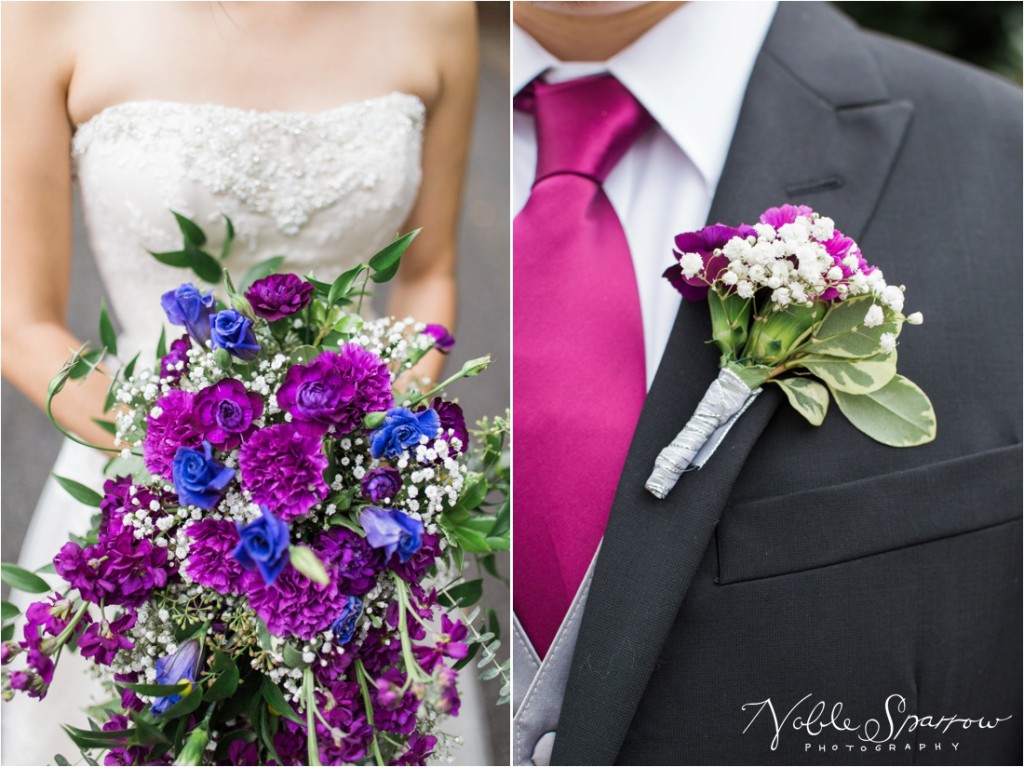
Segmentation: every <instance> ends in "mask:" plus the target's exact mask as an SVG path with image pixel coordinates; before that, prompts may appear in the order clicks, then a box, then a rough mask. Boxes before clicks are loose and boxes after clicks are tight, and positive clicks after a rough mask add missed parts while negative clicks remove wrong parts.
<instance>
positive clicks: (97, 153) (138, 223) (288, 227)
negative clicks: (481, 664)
mask: <svg viewBox="0 0 1024 767" xmlns="http://www.w3.org/2000/svg"><path fill="white" fill-rule="evenodd" d="M424 118H425V110H424V106H423V104H422V102H421V101H420V100H419V99H418V98H417V97H415V96H411V95H407V94H402V93H392V94H389V95H386V96H381V97H378V98H373V99H367V100H365V101H359V102H355V103H351V104H346V105H343V106H340V107H337V108H335V109H331V110H328V111H325V112H317V113H298V112H267V111H253V110H245V109H237V108H233V107H225V106H219V105H212V104H187V103H177V102H166V101H133V102H126V103H122V104H118V105H115V106H111V107H108V108H106V109H104V110H103V111H101V112H100V113H99V114H97V115H96V116H95V117H93V118H92V119H90V120H88V121H87V122H85V123H83V124H82V125H80V126H79V127H78V129H77V130H76V131H75V134H74V137H73V141H72V157H73V167H74V173H75V175H76V177H77V182H78V187H79V191H80V194H81V202H82V208H83V211H84V215H85V222H86V227H87V229H88V235H89V241H90V244H91V248H92V252H93V254H94V256H95V258H96V262H97V264H98V266H99V271H100V274H101V276H102V278H103V283H104V286H105V288H106V292H107V295H108V296H109V300H110V304H111V308H112V310H113V314H114V316H115V318H116V321H117V323H118V325H119V326H120V328H121V329H122V333H121V335H120V337H119V341H118V347H119V349H118V351H119V357H120V358H121V359H122V360H125V361H127V360H128V359H130V358H131V356H132V355H133V354H134V353H135V352H136V351H141V352H142V355H143V356H142V359H146V358H147V357H148V358H149V359H152V358H153V354H154V351H155V347H156V340H157V338H158V336H159V334H160V328H161V325H163V324H165V318H164V314H163V311H162V309H161V307H160V296H161V294H162V293H164V292H165V291H167V290H169V289H171V288H174V287H176V286H177V285H179V284H180V283H182V282H184V281H187V280H190V279H193V278H192V277H191V276H190V275H191V273H189V272H186V271H184V270H181V269H174V268H171V267H168V266H165V265H163V264H160V263H158V262H157V261H156V260H155V259H154V258H152V257H151V256H150V255H149V254H148V253H147V252H146V251H154V252H162V251H172V250H178V249H180V248H181V242H182V237H181V234H180V232H179V230H178V228H177V224H176V223H175V220H174V217H173V216H172V214H171V212H170V211H171V210H174V211H176V212H178V213H182V214H184V215H186V216H188V217H189V218H191V219H193V220H194V221H196V222H197V223H198V224H199V225H200V226H201V227H202V228H203V229H204V230H205V231H206V233H207V236H208V237H209V243H208V246H207V249H208V250H209V251H210V252H213V253H219V250H220V245H221V243H222V242H223V238H224V233H225V222H224V216H225V215H226V216H228V217H229V218H230V219H231V220H232V222H233V223H234V226H235V232H236V239H235V242H234V245H233V246H232V249H231V254H230V256H229V257H228V259H227V261H226V262H225V264H226V266H227V267H228V269H229V271H230V272H231V274H232V276H233V277H234V278H235V279H236V281H237V280H238V279H239V278H240V277H241V276H242V275H243V274H244V273H245V271H246V270H247V269H248V268H250V267H251V266H253V265H255V264H257V263H259V262H261V261H264V260H266V259H268V258H271V257H273V256H277V255H283V256H285V262H284V265H283V266H282V267H281V271H293V272H296V273H300V274H306V273H308V272H310V271H313V272H315V273H316V274H317V276H318V277H319V278H320V279H325V280H329V279H333V278H334V277H335V276H337V275H338V274H339V273H340V272H342V271H344V270H345V269H348V268H350V267H351V266H353V265H355V264H356V263H358V262H359V261H365V260H366V259H367V258H369V257H370V256H371V255H373V253H374V252H376V251H377V250H378V249H379V248H380V247H382V246H383V245H385V244H386V243H387V242H389V241H390V240H391V239H393V238H394V236H395V235H396V234H397V233H399V229H400V228H401V227H402V225H403V223H404V221H405V219H406V218H407V216H408V215H409V212H410V210H411V209H412V206H413V203H414V202H415V199H416V195H417V192H418V190H419V184H420V150H421V145H422V138H423V123H424ZM72 289H73V288H72ZM181 332H182V329H181V328H175V327H172V326H169V325H168V326H167V334H168V335H167V338H168V341H170V340H171V339H173V338H176V337H177V336H178V335H180V334H181ZM69 385H74V384H73V383H71V384H69ZM103 464H104V458H103V456H102V455H101V454H100V453H98V452H95V451H92V450H89V449H87V448H84V447H81V446H80V445H76V444H74V443H72V442H70V441H68V442H66V443H65V445H64V447H63V449H62V450H61V453H60V456H59V457H58V459H57V463H56V465H55V467H54V473H55V474H59V475H62V476H67V477H71V478H73V479H76V480H78V481H80V482H83V483H85V484H87V485H89V486H90V487H94V488H96V489H99V487H100V483H101V481H102V480H101V472H102V468H103ZM93 511H94V510H93V509H89V508H87V507H85V506H82V505H81V504H78V503H77V502H76V501H74V500H73V499H71V498H70V497H69V496H68V495H67V494H66V493H65V492H64V491H63V490H61V489H60V488H59V487H58V486H57V485H56V483H55V482H54V481H53V480H52V479H51V480H49V481H48V482H47V484H46V487H45V488H44V490H43V493H42V496H41V498H40V501H39V505H38V507H37V508H36V511H35V514H34V516H33V518H32V522H31V524H30V526H29V530H28V533H27V536H26V539H25V543H24V546H23V548H22V553H21V556H20V564H21V565H22V566H24V567H28V568H30V569H35V568H38V567H40V566H41V565H43V564H45V563H47V562H48V561H50V560H51V559H52V557H53V555H54V554H55V553H56V551H57V549H58V548H59V547H60V545H61V544H62V543H63V542H64V541H65V540H67V533H68V532H71V531H74V532H78V533H82V532H84V531H85V530H86V529H87V528H88V523H89V518H90V515H91V513H92V512H93ZM28 601H29V600H27V599H24V600H22V606H24V604H25V603H27V602H28ZM69 661H72V662H69ZM87 665H88V664H86V663H85V662H83V661H81V659H79V658H78V656H74V655H68V654H66V655H64V656H63V657H62V659H61V663H60V667H59V668H58V672H57V676H56V677H55V679H54V682H53V685H52V686H51V688H50V693H49V695H48V696H47V698H46V699H45V700H43V701H41V702H40V701H36V700H30V699H28V698H26V697H18V698H16V699H15V700H14V701H12V702H11V703H5V704H3V707H2V720H3V763H4V764H48V763H51V762H52V760H53V755H54V754H55V753H62V754H63V755H64V756H65V757H67V758H69V759H70V760H71V761H72V762H74V761H76V757H77V755H78V749H77V748H76V747H75V746H74V745H73V744H72V743H71V741H70V739H68V738H67V737H66V736H65V735H64V733H63V732H62V731H61V729H60V725H61V724H64V723H68V724H74V725H76V726H84V717H83V714H82V713H81V709H82V707H83V706H84V705H85V704H86V703H87V702H88V701H90V698H92V696H93V695H95V693H96V692H97V691H98V687H97V685H96V683H95V682H94V681H93V680H92V679H91V678H90V677H89V675H88V674H87V673H86V669H87ZM462 677H463V678H464V679H463V681H462V683H461V684H460V690H461V693H462V701H463V703H462V709H461V713H460V716H459V717H458V718H457V719H455V720H449V722H448V725H447V727H446V730H447V731H448V732H452V733H454V734H458V735H460V736H461V737H462V739H463V741H464V743H465V745H464V746H463V747H461V748H460V749H458V750H456V751H455V752H454V763H455V764H476V765H482V764H490V756H489V745H488V739H487V723H486V716H485V712H484V709H483V703H482V700H481V697H480V688H479V684H478V683H477V681H476V680H475V678H473V668H472V667H470V668H467V670H466V671H465V672H464V673H463V674H462Z"/></svg>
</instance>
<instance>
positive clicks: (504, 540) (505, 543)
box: [486, 535, 512, 551]
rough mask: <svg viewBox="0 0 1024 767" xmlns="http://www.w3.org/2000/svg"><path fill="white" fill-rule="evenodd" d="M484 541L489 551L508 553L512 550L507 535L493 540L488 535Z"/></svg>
mask: <svg viewBox="0 0 1024 767" xmlns="http://www.w3.org/2000/svg"><path fill="white" fill-rule="evenodd" d="M486 540H487V545H488V546H490V547H491V551H508V550H509V549H510V548H512V541H511V540H510V538H509V536H507V535H506V536H504V537H501V538H494V537H492V536H490V535H488V536H487V538H486Z"/></svg>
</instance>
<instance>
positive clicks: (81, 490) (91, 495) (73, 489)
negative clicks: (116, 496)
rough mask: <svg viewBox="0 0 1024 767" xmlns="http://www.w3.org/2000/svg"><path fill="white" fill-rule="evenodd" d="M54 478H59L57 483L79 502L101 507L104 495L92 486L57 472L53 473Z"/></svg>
mask: <svg viewBox="0 0 1024 767" xmlns="http://www.w3.org/2000/svg"><path fill="white" fill-rule="evenodd" d="M53 478H54V479H55V480H57V484H58V485H60V486H61V487H63V488H64V489H65V490H66V491H67V493H68V495H70V496H71V497H72V498H74V499H75V500H76V501H78V502H79V503H84V504H85V505H86V506H93V507H95V508H99V505H100V502H101V501H102V500H103V496H102V495H100V494H99V493H97V492H96V491H95V490H93V489H92V488H89V487H86V486H85V485H83V484H82V483H81V482H75V480H73V479H68V478H67V477H61V476H58V475H57V474H54V475H53Z"/></svg>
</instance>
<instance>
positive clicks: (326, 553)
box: [315, 527, 384, 596]
mask: <svg viewBox="0 0 1024 767" xmlns="http://www.w3.org/2000/svg"><path fill="white" fill-rule="evenodd" d="M315 548H316V550H317V552H318V554H319V555H320V558H321V560H323V562H324V564H325V565H326V566H327V567H328V569H329V570H330V571H331V573H332V574H333V576H334V578H335V579H336V580H337V581H338V589H340V590H341V592H342V593H343V594H348V595H350V596H362V595H363V594H365V593H366V592H367V591H369V590H370V589H372V588H373V585H374V584H375V583H376V582H377V574H378V573H379V572H380V571H381V570H383V569H384V555H383V553H381V551H380V549H375V548H373V547H372V546H371V545H370V544H369V542H368V541H367V540H366V539H365V538H364V537H363V536H361V535H359V534H358V533H354V532H352V531H351V530H347V529H346V528H344V527H332V528H331V529H330V530H328V531H327V532H325V533H321V535H320V536H319V537H318V538H317V540H316V545H315Z"/></svg>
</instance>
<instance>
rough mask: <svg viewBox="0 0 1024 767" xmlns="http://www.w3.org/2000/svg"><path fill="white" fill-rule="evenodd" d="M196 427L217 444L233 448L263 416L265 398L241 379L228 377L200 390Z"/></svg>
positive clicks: (195, 401)
mask: <svg viewBox="0 0 1024 767" xmlns="http://www.w3.org/2000/svg"><path fill="white" fill-rule="evenodd" d="M192 412H193V418H194V419H195V423H196V428H198V429H199V430H200V431H201V432H202V434H203V437H204V438H205V439H206V440H207V441H209V443H210V444H211V445H213V446H214V447H218V448H220V449H222V450H232V449H234V448H236V447H238V446H239V444H241V442H242V440H244V439H245V438H246V437H248V436H249V435H250V434H251V433H252V431H253V429H254V428H255V425H254V423H253V421H255V420H256V419H257V418H259V417H260V416H261V415H263V397H261V396H260V395H259V394H256V393H254V392H250V391H247V390H246V388H245V386H244V385H243V384H242V382H241V381H236V380H235V379H234V378H225V379H223V380H221V381H218V382H217V383H215V384H213V385H212V386H207V387H206V388H205V389H203V390H202V391H200V392H199V393H198V394H197V395H196V397H195V400H194V401H193V404H192Z"/></svg>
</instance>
